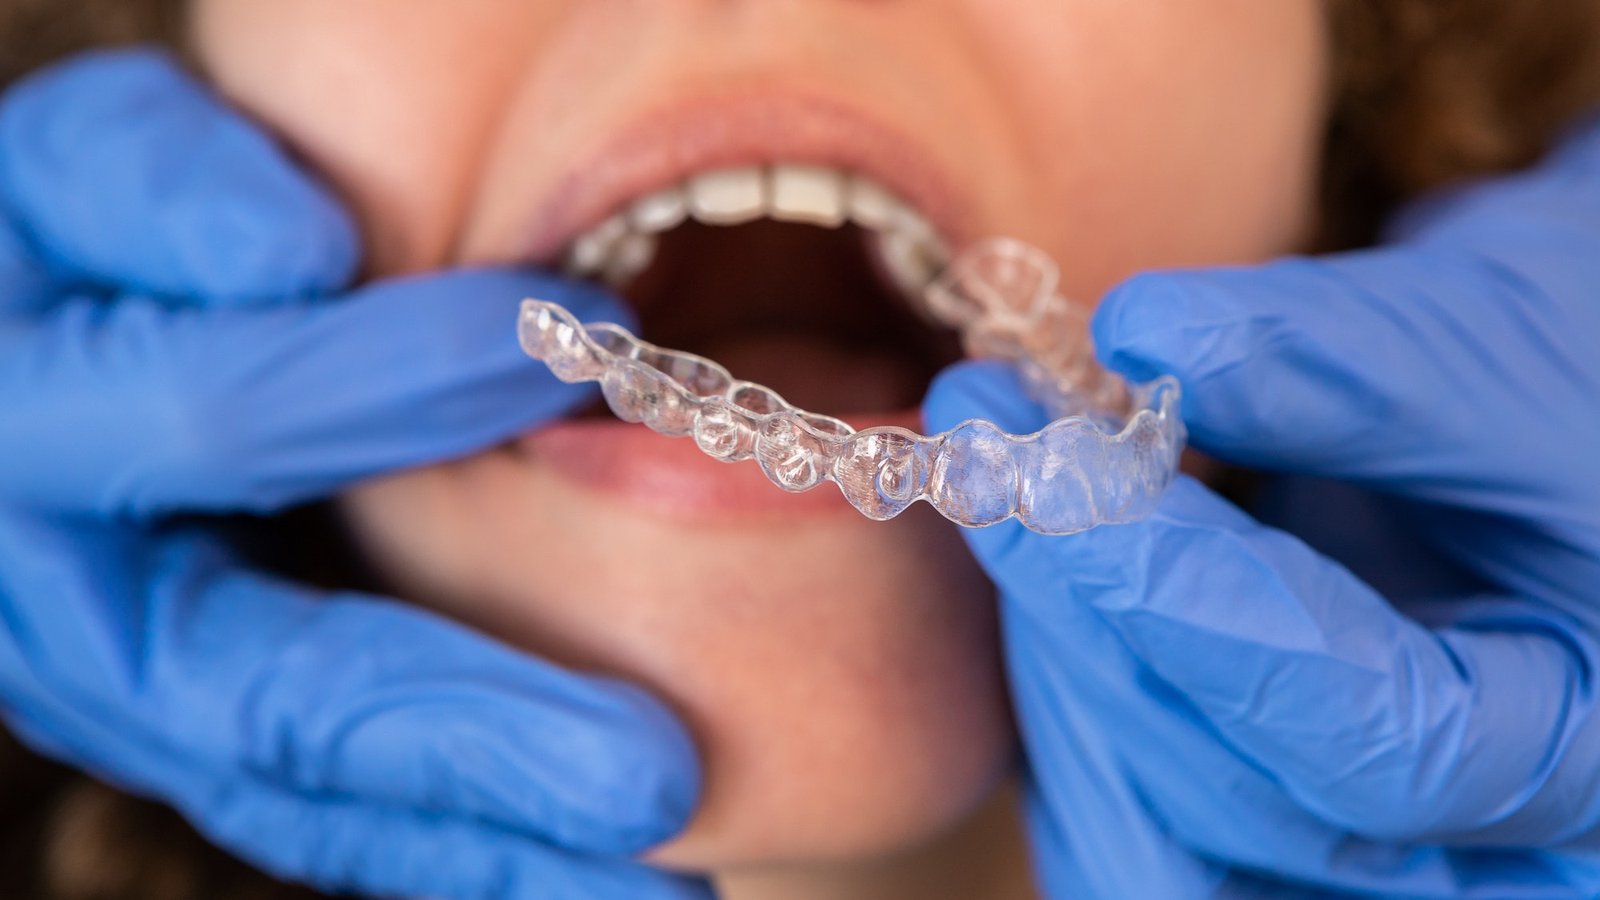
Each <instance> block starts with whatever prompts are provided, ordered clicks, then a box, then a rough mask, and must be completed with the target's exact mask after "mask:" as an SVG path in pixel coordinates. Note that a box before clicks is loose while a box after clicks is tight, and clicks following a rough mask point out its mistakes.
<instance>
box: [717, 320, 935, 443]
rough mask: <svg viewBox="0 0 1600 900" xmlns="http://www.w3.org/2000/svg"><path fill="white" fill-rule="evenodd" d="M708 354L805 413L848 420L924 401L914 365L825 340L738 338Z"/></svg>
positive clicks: (798, 336) (792, 336)
mask: <svg viewBox="0 0 1600 900" xmlns="http://www.w3.org/2000/svg"><path fill="white" fill-rule="evenodd" d="M705 355H706V356H709V357H710V358H711V359H714V360H716V361H717V362H719V363H721V364H722V365H723V366H724V367H725V368H726V369H727V370H728V371H730V372H732V373H733V377H735V378H743V379H745V380H747V381H754V382H756V383H757V384H762V385H765V386H767V387H769V388H771V389H773V390H775V391H777V392H778V393H779V394H782V395H783V399H785V400H787V401H789V402H790V403H792V404H794V405H795V406H798V407H800V408H801V409H803V410H806V411H807V412H815V413H821V414H822V415H829V416H837V417H839V418H843V419H847V420H848V418H849V416H850V414H851V413H863V412H883V411H888V410H901V409H905V408H907V407H911V406H915V405H916V404H917V402H918V400H919V399H920V398H919V396H918V391H919V388H920V387H921V379H920V378H919V372H918V368H917V366H916V365H915V363H913V362H911V361H909V360H906V359H902V358H897V357H894V356H890V355H887V354H885V353H881V352H871V351H868V350H852V349H850V348H848V347H842V346H840V345H839V344H838V343H837V342H833V341H828V340H825V339H823V338H818V337H811V336H807V335H803V334H781V335H780V334H771V335H740V336H738V337H736V338H730V339H728V340H725V341H720V342H718V343H716V344H714V345H713V346H711V347H709V348H708V349H707V352H706V354H705ZM852 424H853V423H852Z"/></svg>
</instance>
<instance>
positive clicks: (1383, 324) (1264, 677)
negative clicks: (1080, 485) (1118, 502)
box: [926, 127, 1600, 898]
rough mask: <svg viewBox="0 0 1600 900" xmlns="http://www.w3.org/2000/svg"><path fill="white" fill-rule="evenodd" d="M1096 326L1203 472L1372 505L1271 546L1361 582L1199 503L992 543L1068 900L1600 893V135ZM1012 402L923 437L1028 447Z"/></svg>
mask: <svg viewBox="0 0 1600 900" xmlns="http://www.w3.org/2000/svg"><path fill="white" fill-rule="evenodd" d="M1093 327H1094V337H1095V341H1096V344H1097V347H1098V350H1099V353H1100V355H1101V358H1102V359H1103V361H1104V362H1105V363H1106V364H1107V365H1109V366H1111V367H1112V368H1114V369H1117V370H1119V371H1121V372H1123V373H1125V374H1127V375H1130V376H1132V377H1134V378H1148V377H1151V376H1154V375H1156V374H1158V373H1170V374H1173V375H1176V376H1177V377H1178V378H1179V379H1180V380H1181V381H1182V383H1183V386H1184V392H1185V394H1184V414H1185V418H1186V420H1187V422H1188V424H1189V427H1190V432H1191V436H1192V438H1193V441H1194V443H1195V444H1196V446H1198V447H1199V448H1200V449H1202V450H1205V451H1207V452H1209V453H1211V454H1213V455H1215V456H1218V457H1221V458H1223V459H1226V460H1229V461H1232V462H1236V463H1240V464H1244V465H1248V466H1254V467H1258V468H1262V469H1268V470H1275V471H1279V472H1291V473H1301V474H1303V475H1306V476H1313V477H1317V478H1323V479H1334V480H1336V482H1337V483H1342V484H1344V485H1347V486H1351V487H1345V488H1343V489H1333V488H1328V489H1325V490H1324V489H1320V488H1319V489H1316V490H1306V489H1305V486H1304V484H1302V485H1300V486H1299V487H1298V488H1297V494H1296V496H1298V497H1299V498H1300V501H1301V502H1299V503H1298V504H1296V505H1292V506H1289V507H1287V512H1288V513H1289V516H1288V518H1286V519H1285V521H1284V522H1282V523H1280V524H1288V525H1290V526H1291V527H1295V528H1296V529H1298V530H1302V531H1303V532H1304V533H1306V534H1307V535H1308V536H1312V537H1314V538H1315V539H1316V540H1317V541H1318V542H1319V543H1321V544H1322V545H1323V546H1325V547H1327V548H1328V549H1329V551H1330V552H1335V553H1338V554H1339V556H1340V557H1341V558H1342V559H1343V561H1344V563H1346V564H1347V565H1346V564H1341V562H1338V561H1335V560H1334V559H1332V558H1330V557H1329V556H1326V555H1324V554H1322V553H1319V552H1318V551H1316V550H1314V549H1312V547H1310V546H1308V545H1307V544H1306V543H1305V542H1303V541H1301V540H1299V539H1297V538H1296V537H1294V536H1291V535H1290V534H1289V533H1286V532H1284V531H1280V530H1275V529H1274V528H1271V527H1268V526H1266V525H1264V524H1262V523H1260V522H1258V521H1256V520H1254V519H1252V518H1251V517H1250V516H1248V515H1246V514H1245V513H1243V512H1241V511H1240V510H1238V509H1236V508H1235V507H1233V506H1231V505H1230V504H1229V503H1227V502H1225V501H1224V500H1222V499H1221V498H1219V497H1218V496H1216V495H1215V494H1213V493H1212V492H1210V491H1209V490H1207V489H1206V488H1205V487H1203V486H1202V485H1200V484H1199V483H1197V482H1195V481H1193V480H1191V479H1188V478H1180V479H1179V481H1178V482H1177V483H1176V484H1175V486H1174V487H1173V489H1172V491H1171V493H1170V494H1169V495H1168V496H1167V497H1166V498H1165V500H1164V501H1163V503H1162V505H1161V507H1160V509H1159V511H1158V512H1157V513H1156V514H1155V515H1154V516H1153V517H1152V518H1151V519H1149V520H1148V521H1145V522H1142V523H1139V524H1135V525H1129V526H1117V527H1104V528H1099V529H1096V530H1094V531H1091V532H1087V533H1084V534H1081V535H1073V536H1067V537H1046V536H1041V535H1037V534H1034V533H1032V532H1028V531H1026V530H1024V529H1022V528H1021V527H1020V526H1018V525H1017V524H1016V523H1014V522H1008V523H1005V524H1002V525H999V526H995V527H993V528H989V529H984V530H980V531H975V532H969V534H968V537H969V541H970V544H971V546H972V548H973V550H974V551H975V553H976V555H977V556H978V558H979V560H980V561H981V562H982V563H983V565H984V566H985V567H986V568H987V570H988V571H989V573H990V575H991V576H992V577H993V578H994V580H995V582H996V583H997V585H998V586H999V587H1000V590H1001V592H1002V595H1003V601H1002V615H1003V620H1004V636H1005V644H1006V652H1007V657H1008V667H1009V673H1010V678H1011V681H1012V688H1013V691H1014V695H1015V698H1016V701H1015V702H1016V705H1017V708H1018V715H1019V719H1020V723H1021V729H1022V732H1023V738H1024V741H1025V744H1026V749H1027V757H1028V761H1029V766H1030V773H1031V775H1030V777H1031V781H1032V788H1033V789H1032V791H1031V797H1030V817H1031V823H1032V833H1033V835H1034V838H1035V840H1036V843H1037V845H1038V846H1037V847H1036V855H1037V858H1038V859H1039V866H1040V869H1041V873H1042V875H1043V877H1044V881H1045V882H1046V884H1047V886H1048V889H1049V890H1050V891H1051V893H1052V895H1054V896H1063V897H1064V896H1107V897H1112V896H1116V897H1121V896H1141V897H1187V896H1260V895H1263V894H1269V895H1273V896H1277V895H1281V892H1294V890H1293V889H1295V888H1298V890H1299V891H1303V892H1305V893H1319V892H1322V891H1327V892H1334V893H1344V892H1349V893H1356V894H1367V895H1378V896H1384V897H1399V896H1421V897H1463V896H1466V897H1493V898H1516V897H1571V896H1596V895H1597V894H1600V853H1597V852H1596V847H1597V845H1600V715H1597V708H1596V702H1597V701H1596V691H1597V689H1600V688H1597V685H1596V681H1595V673H1597V672H1600V633H1597V629H1600V349H1597V348H1600V128H1594V127H1591V128H1590V129H1588V130H1587V132H1584V133H1580V134H1579V135H1578V136H1577V137H1575V138H1574V139H1573V140H1572V141H1571V142H1570V143H1569V144H1567V145H1566V146H1565V147H1564V148H1563V149H1562V150H1561V151H1560V152H1558V153H1557V154H1555V155H1553V156H1552V158H1551V159H1550V160H1548V161H1547V162H1546V163H1545V164H1543V165H1542V166H1541V167H1540V168H1539V169H1537V170H1535V171H1532V172H1530V173H1527V174H1523V175H1518V176H1515V177H1511V178H1507V179H1504V180H1502V181H1499V182H1491V183H1485V184H1482V185H1478V186H1474V187H1472V188H1470V189H1465V190H1461V191H1457V192H1455V193H1453V194H1451V195H1448V196H1443V197H1440V198H1437V199H1435V200H1433V201H1431V202H1428V203H1425V204H1423V205H1420V206H1418V207H1416V208H1415V209H1413V210H1411V211H1410V212H1409V214H1408V215H1406V216H1403V217H1402V218H1401V219H1400V220H1398V221H1397V223H1396V225H1395V227H1394V229H1393V231H1392V233H1391V235H1390V236H1389V239H1388V243H1387V244H1386V245H1385V246H1384V247H1383V248H1382V249H1377V250H1373V251H1367V252H1360V253H1352V254H1346V255H1342V256H1336V257H1329V258H1323V259H1300V260H1289V261H1282V262H1278V263H1274V264H1270V265H1266V266H1262V267H1255V268H1244V269H1233V270H1215V271H1198V272H1187V273H1171V274H1162V275H1150V276H1141V277H1139V278H1136V279H1134V280H1132V281H1131V282H1129V283H1128V284H1126V285H1125V286H1123V287H1122V288H1120V289H1119V290H1117V291H1115V292H1113V293H1112V294H1111V295H1110V296H1108V297H1107V298H1106V300H1105V301H1104V303H1103V304H1102V306H1101V307H1100V309H1099V311H1098V313H1097V315H1096V317H1095V319H1094V325H1093ZM1018 396H1019V390H1018V388H1017V387H1016V385H1015V383H1014V381H1013V380H1012V378H1011V376H1010V374H1009V372H1008V371H1006V370H1005V369H1003V368H1001V367H999V366H998V365H996V364H992V363H988V364H968V365H965V366H962V367H960V368H959V369H957V370H956V371H954V372H952V373H948V374H947V375H946V376H945V377H944V378H942V379H941V380H940V381H939V382H938V383H937V384H936V385H935V387H934V389H933V391H932V392H931V394H930V397H929V399H928V401H927V407H926V413H927V417H928V419H929V428H930V429H939V428H944V427H948V426H949V425H951V424H953V423H955V422H957V421H959V420H961V419H964V418H967V417H970V416H976V415H986V416H993V417H995V418H996V419H997V421H999V422H1001V423H1002V424H1004V425H1006V426H1008V427H1009V428H1011V429H1012V430H1021V431H1028V430H1031V429H1033V428H1036V427H1038V426H1039V425H1040V424H1042V422H1043V417H1042V415H1041V414H1040V413H1039V411H1038V410H1037V409H1035V408H1032V407H1031V406H1030V405H1029V404H1027V403H1025V402H1023V401H1020V400H1018V399H1017V398H1018ZM1327 485H1328V483H1324V484H1323V487H1327ZM1358 491H1359V492H1360V493H1358ZM1352 498H1353V499H1355V500H1358V501H1360V502H1359V503H1349V502H1346V501H1350V500H1351V499H1352ZM1335 499H1337V500H1338V501H1339V505H1334V500H1335ZM1322 501H1326V502H1322ZM1282 509H1283V507H1282V505H1281V504H1280V510H1282ZM1357 513H1359V516H1358V515H1357ZM1280 514H1281V513H1280ZM1356 572H1360V573H1362V574H1364V575H1366V576H1367V579H1368V580H1363V579H1362V578H1361V577H1358V575H1357V574H1356ZM1374 585H1381V586H1382V587H1383V592H1382V593H1380V591H1379V590H1377V589H1375V587H1374Z"/></svg>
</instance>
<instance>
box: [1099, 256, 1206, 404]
mask: <svg viewBox="0 0 1600 900" xmlns="http://www.w3.org/2000/svg"><path fill="white" fill-rule="evenodd" d="M1219 274H1221V273H1219V272H1205V273H1201V272H1148V273H1143V274H1140V275H1136V276H1134V277H1132V278H1130V279H1128V280H1127V281H1124V282H1123V283H1122V284H1120V285H1118V286H1117V287H1115V288H1113V289H1112V290H1111V292H1110V293H1108V294H1106V296H1105V298H1104V299H1102V300H1101V301H1100V305H1099V307H1098V308H1097V309H1096V310H1095V314H1094V317H1093V318H1092V319H1091V320H1090V323H1089V329H1090V333H1091V335H1092V336H1093V338H1094V345H1095V353H1096V355H1097V356H1098V357H1099V358H1100V362H1101V364H1102V365H1104V366H1105V367H1106V368H1108V369H1111V370H1112V371H1114V372H1117V373H1119V374H1121V375H1123V376H1124V377H1126V378H1128V379H1130V380H1133V381H1148V380H1150V379H1152V378H1155V377H1157V376H1160V375H1175V376H1177V377H1178V379H1179V380H1180V381H1186V380H1188V379H1190V378H1193V377H1194V376H1195V375H1196V374H1197V370H1198V364H1199V362H1200V358H1199V357H1197V355H1196V354H1197V351H1200V350H1202V349H1212V348H1214V346H1215V339H1214V338H1208V337H1207V336H1208V335H1210V334H1211V333H1212V332H1214V331H1216V330H1217V329H1219V328H1225V327H1227V326H1229V325H1231V324H1232V323H1233V322H1234V321H1235V320H1236V318H1237V315H1238V311H1237V309H1236V308H1235V306H1234V304H1233V302H1232V299H1233V298H1232V296H1231V295H1230V294H1229V292H1228V291H1227V290H1226V289H1224V288H1222V287H1221V286H1219V285H1217V284H1215V283H1214V279H1215V278H1216V277H1217V276H1218V275H1219ZM1197 338H1200V340H1197Z"/></svg>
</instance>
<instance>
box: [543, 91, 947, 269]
mask: <svg viewBox="0 0 1600 900" xmlns="http://www.w3.org/2000/svg"><path fill="white" fill-rule="evenodd" d="M601 148H602V149H601V150H600V152H599V153H596V154H593V155H589V156H586V157H584V158H583V159H581V160H580V161H579V162H577V163H576V164H575V165H574V166H573V167H572V169H571V170H570V171H569V172H568V173H567V174H566V175H565V176H564V177H563V178H562V179H561V180H560V181H559V182H558V186H557V187H556V189H555V190H554V191H552V193H551V195H550V196H549V197H548V198H547V199H546V200H545V201H544V202H543V203H542V204H540V205H539V206H538V207H537V209H536V211H535V215H534V217H533V223H534V224H533V226H532V227H531V229H530V231H531V238H530V245H531V254H532V258H533V259H534V260H535V261H538V262H544V263H548V262H550V261H551V260H553V259H554V258H555V257H556V254H558V253H559V252H560V251H561V249H562V248H563V247H564V246H565V245H566V243H567V242H568V241H570V240H571V239H572V237H573V236H574V235H577V234H580V233H582V232H583V231H584V230H585V229H587V228H591V227H593V226H594V225H595V224H597V223H598V222H600V221H601V220H602V219H604V218H605V217H606V216H608V215H610V214H611V213H613V212H615V211H616V210H617V209H619V208H621V207H622V205H623V204H625V203H626V202H628V201H630V200H632V199H634V198H636V197H641V196H644V195H646V194H648V193H651V192H652V191H655V190H659V189H661V188H664V187H667V186H668V185H672V184H676V183H677V182H679V181H682V180H683V179H684V178H687V177H688V176H690V175H692V174H694V173H696V172H701V171H706V170H709V169H715V168H723V167H731V166H744V165H756V164H761V163H771V162H779V161H782V162H796V163H811V164H816V165H827V166H834V167H837V168H841V169H845V170H848V171H854V172H860V173H862V174H864V175H866V176H868V177H870V178H872V179H874V180H875V181H877V182H878V183H880V184H882V185H884V186H885V187H887V188H889V189H890V190H892V191H894V192H895V193H897V194H899V195H900V196H901V197H902V198H904V199H905V200H906V201H907V202H909V203H910V204H911V205H912V206H914V207H916V208H917V210H918V211H919V212H921V213H922V214H923V215H924V216H925V217H926V218H927V219H928V221H929V222H930V224H932V225H933V226H934V228H935V230H936V231H938V232H939V234H940V235H942V236H943V237H944V238H945V239H946V240H947V241H949V242H950V244H951V245H952V246H959V245H960V244H961V243H962V242H963V241H964V240H965V239H966V238H967V237H969V235H968V234H967V226H965V225H964V224H963V223H966V222H970V221H971V218H970V216H969V215H968V214H967V213H968V210H967V209H966V208H965V204H964V203H962V202H961V201H960V200H959V199H958V198H957V196H956V194H955V192H954V191H952V190H951V189H950V188H949V186H948V185H949V184H950V182H949V181H948V180H947V179H946V178H945V177H944V176H943V174H942V173H941V172H940V171H939V168H938V166H937V165H935V164H934V163H933V162H932V161H931V160H930V159H928V158H927V156H926V155H925V154H924V153H922V152H920V151H919V150H918V149H917V147H916V145H915V143H914V142H912V141H910V140H909V139H907V138H905V137H904V136H902V135H901V134H899V133H898V132H897V131H896V130H895V129H893V128H891V127H890V126H888V125H886V124H884V123H882V122H880V121H878V120H877V119H875V118H874V117H872V116H870V115H868V114H866V113H864V112H862V111H860V110H857V109H853V108H851V107H850V106H848V105H846V104H844V103H842V102H838V101H835V100H832V99H824V98H820V97H817V96H814V95H804V94H798V93H791V92H785V91H778V90H755V89H752V90H749V91H746V92H741V93H737V94H729V95H723V96H718V97H714V98H702V99H699V100H695V101H692V102H685V103H680V104H678V105H676V106H672V107H669V108H666V109H664V110H662V111H659V112H656V113H654V114H649V115H645V116H643V117H641V118H640V119H638V120H637V121H636V122H635V123H634V124H633V125H632V126H630V127H628V128H626V129H624V130H623V131H622V132H621V133H620V134H619V135H617V136H616V137H614V138H613V139H611V140H609V141H607V142H605V143H603V144H602V145H601Z"/></svg>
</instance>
